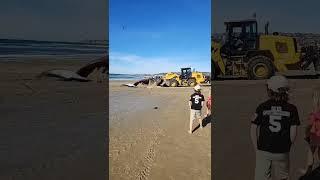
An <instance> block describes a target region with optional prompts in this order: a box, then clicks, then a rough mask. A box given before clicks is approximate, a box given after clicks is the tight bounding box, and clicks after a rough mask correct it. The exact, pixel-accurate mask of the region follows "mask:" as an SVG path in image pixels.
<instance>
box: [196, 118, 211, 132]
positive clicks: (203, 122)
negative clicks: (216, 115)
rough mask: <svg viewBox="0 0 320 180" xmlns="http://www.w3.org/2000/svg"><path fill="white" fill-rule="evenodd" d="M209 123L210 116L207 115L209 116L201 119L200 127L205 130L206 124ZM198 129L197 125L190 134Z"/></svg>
mask: <svg viewBox="0 0 320 180" xmlns="http://www.w3.org/2000/svg"><path fill="white" fill-rule="evenodd" d="M211 121H212V115H209V116H207V117H205V118H203V119H202V126H203V128H205V127H206V126H207V125H208V124H210V123H211ZM199 128H200V124H199V125H198V126H197V127H196V128H194V129H193V130H192V133H193V132H195V131H196V130H197V129H199Z"/></svg>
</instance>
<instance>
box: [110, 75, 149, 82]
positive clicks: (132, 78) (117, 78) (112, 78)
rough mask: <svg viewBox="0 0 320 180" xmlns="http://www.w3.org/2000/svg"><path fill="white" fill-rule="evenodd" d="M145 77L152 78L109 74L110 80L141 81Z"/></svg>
mask: <svg viewBox="0 0 320 180" xmlns="http://www.w3.org/2000/svg"><path fill="white" fill-rule="evenodd" d="M145 76H150V75H148V74H109V79H110V80H126V81H127V80H134V81H136V80H141V79H144V77H145Z"/></svg>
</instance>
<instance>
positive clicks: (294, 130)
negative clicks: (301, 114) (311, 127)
mask: <svg viewBox="0 0 320 180" xmlns="http://www.w3.org/2000/svg"><path fill="white" fill-rule="evenodd" d="M297 131H298V127H297V125H293V126H291V127H290V139H291V143H294V142H295V140H296V137H297Z"/></svg>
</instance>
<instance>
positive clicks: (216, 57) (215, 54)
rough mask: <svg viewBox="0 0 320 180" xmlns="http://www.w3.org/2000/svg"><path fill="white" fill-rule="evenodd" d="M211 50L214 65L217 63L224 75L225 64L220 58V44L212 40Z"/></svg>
mask: <svg viewBox="0 0 320 180" xmlns="http://www.w3.org/2000/svg"><path fill="white" fill-rule="evenodd" d="M212 46H213V49H212V52H211V60H212V61H213V63H214V65H218V66H219V69H220V72H222V75H225V73H226V72H225V64H224V62H223V60H222V57H221V55H220V50H221V45H220V44H219V43H216V42H212Z"/></svg>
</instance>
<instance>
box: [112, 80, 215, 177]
mask: <svg viewBox="0 0 320 180" xmlns="http://www.w3.org/2000/svg"><path fill="white" fill-rule="evenodd" d="M122 83H126V82H122V81H110V89H109V90H110V92H109V95H110V96H109V97H110V101H109V102H110V106H109V107H110V109H109V110H110V122H109V133H110V134H109V135H110V142H109V173H110V175H109V179H112V180H122V179H123V180H126V179H128V180H129V179H130V180H131V179H145V180H147V179H150V180H167V179H168V180H195V179H196V180H209V179H211V124H210V123H208V124H207V125H206V126H205V128H204V129H202V130H201V129H197V130H196V131H195V132H194V133H193V134H192V135H190V134H188V132H187V131H188V128H189V109H188V100H189V96H190V95H191V93H192V92H193V89H192V88H161V87H156V88H152V89H150V88H129V87H121V86H120V85H121V84H122ZM209 89H210V88H209V87H204V89H203V93H204V95H205V97H206V98H207V95H208V92H209ZM154 107H158V108H157V109H154ZM203 110H205V109H203ZM203 112H205V111H203ZM197 125H198V122H195V123H194V127H196V126H197Z"/></svg>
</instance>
